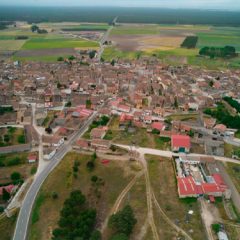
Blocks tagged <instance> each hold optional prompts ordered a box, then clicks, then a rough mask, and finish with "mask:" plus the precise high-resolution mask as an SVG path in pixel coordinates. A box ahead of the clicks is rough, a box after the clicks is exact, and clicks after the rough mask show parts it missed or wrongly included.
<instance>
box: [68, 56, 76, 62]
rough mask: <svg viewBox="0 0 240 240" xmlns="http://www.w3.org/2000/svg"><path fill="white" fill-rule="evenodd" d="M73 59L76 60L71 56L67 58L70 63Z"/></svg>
mask: <svg viewBox="0 0 240 240" xmlns="http://www.w3.org/2000/svg"><path fill="white" fill-rule="evenodd" d="M74 59H76V58H75V57H74V56H73V55H72V56H70V57H69V58H68V60H70V61H72V60H74Z"/></svg>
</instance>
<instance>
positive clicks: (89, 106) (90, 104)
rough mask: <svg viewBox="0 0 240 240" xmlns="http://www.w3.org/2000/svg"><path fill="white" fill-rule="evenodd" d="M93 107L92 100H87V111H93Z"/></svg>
mask: <svg viewBox="0 0 240 240" xmlns="http://www.w3.org/2000/svg"><path fill="white" fill-rule="evenodd" d="M91 106H92V102H91V100H90V99H87V100H86V108H87V109H91Z"/></svg>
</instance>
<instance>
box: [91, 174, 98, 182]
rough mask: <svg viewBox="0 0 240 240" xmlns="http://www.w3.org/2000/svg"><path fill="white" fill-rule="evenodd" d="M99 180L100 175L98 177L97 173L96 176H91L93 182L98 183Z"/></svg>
mask: <svg viewBox="0 0 240 240" xmlns="http://www.w3.org/2000/svg"><path fill="white" fill-rule="evenodd" d="M97 180H98V177H97V176H96V175H94V176H92V177H91V181H92V182H93V183H96V182H97Z"/></svg>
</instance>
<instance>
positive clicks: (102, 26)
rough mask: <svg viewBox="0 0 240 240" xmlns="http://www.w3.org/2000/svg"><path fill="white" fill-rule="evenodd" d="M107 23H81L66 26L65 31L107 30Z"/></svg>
mask: <svg viewBox="0 0 240 240" xmlns="http://www.w3.org/2000/svg"><path fill="white" fill-rule="evenodd" d="M108 28H109V25H107V24H81V25H80V26H73V27H70V26H69V27H64V28H62V30H63V31H107V30H108Z"/></svg>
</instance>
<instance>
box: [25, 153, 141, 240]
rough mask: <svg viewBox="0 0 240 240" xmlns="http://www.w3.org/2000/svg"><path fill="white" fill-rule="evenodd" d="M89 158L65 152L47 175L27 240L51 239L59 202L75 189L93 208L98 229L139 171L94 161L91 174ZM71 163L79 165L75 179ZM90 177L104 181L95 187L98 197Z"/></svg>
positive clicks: (131, 166) (113, 163)
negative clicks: (62, 157)
mask: <svg viewBox="0 0 240 240" xmlns="http://www.w3.org/2000/svg"><path fill="white" fill-rule="evenodd" d="M90 158H91V156H90V155H81V154H79V153H75V152H71V153H68V154H67V155H66V156H65V158H64V159H63V160H62V161H61V163H60V164H59V165H58V166H57V167H56V168H55V169H54V171H53V172H52V173H51V174H50V175H49V177H48V178H47V180H46V181H45V182H44V184H43V186H42V188H41V190H40V192H39V194H38V197H37V199H36V202H35V206H34V209H33V214H32V219H31V227H30V238H29V239H31V240H35V239H36V240H41V239H42V240H47V239H51V231H52V230H53V229H54V228H55V227H56V226H57V221H58V219H59V213H60V210H61V208H62V206H63V202H64V200H65V199H66V198H67V197H68V196H69V194H70V192H71V191H73V190H76V189H78V190H81V191H82V192H83V193H84V194H85V196H86V198H87V201H88V202H89V204H90V205H91V207H93V208H96V209H97V226H98V227H100V226H101V223H103V222H104V220H105V218H106V217H107V216H108V214H109V213H110V209H111V208H112V207H113V205H114V203H115V201H116V199H117V197H118V196H119V194H120V193H121V192H122V191H123V189H124V188H125V187H126V186H127V185H128V183H129V182H130V181H131V180H132V179H133V178H134V176H135V175H136V174H137V172H138V171H139V170H138V169H136V168H135V167H134V164H135V163H131V164H129V163H128V162H117V161H111V162H110V163H109V164H108V165H103V164H101V163H100V162H99V159H97V160H96V167H95V169H94V171H92V172H89V171H88V170H87V169H86V163H87V161H88V160H89V159H90ZM75 160H78V161H79V162H80V166H79V171H78V173H77V178H76V177H74V176H73V164H74V161H75ZM93 175H96V176H98V177H100V178H102V179H103V181H104V185H103V186H101V187H100V188H99V190H100V195H98V197H97V196H96V192H95V190H94V187H93V185H92V183H91V177H92V176H93ZM53 192H56V193H57V194H58V198H57V199H53V198H52V193H53ZM106 234H107V233H106Z"/></svg>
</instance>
